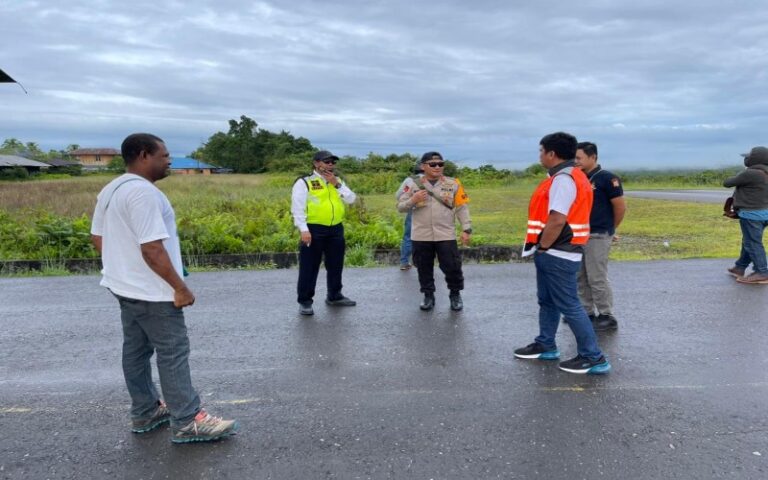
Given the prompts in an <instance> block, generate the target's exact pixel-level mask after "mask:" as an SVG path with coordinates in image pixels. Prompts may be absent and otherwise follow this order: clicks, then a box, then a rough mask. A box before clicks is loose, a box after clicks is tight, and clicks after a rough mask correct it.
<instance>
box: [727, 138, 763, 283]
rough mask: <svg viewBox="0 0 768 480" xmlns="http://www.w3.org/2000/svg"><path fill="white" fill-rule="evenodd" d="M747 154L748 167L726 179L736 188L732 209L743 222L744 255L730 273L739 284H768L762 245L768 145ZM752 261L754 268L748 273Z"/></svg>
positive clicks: (745, 158)
mask: <svg viewBox="0 0 768 480" xmlns="http://www.w3.org/2000/svg"><path fill="white" fill-rule="evenodd" d="M742 155H743V156H744V165H745V166H746V167H747V168H746V169H745V170H744V171H743V172H741V173H739V174H738V175H736V176H734V177H731V178H727V179H726V180H725V181H724V182H723V186H724V187H736V189H735V191H734V193H733V208H734V209H735V210H736V211H737V212H738V214H739V224H740V225H741V235H742V238H741V255H739V258H738V260H736V265H734V266H733V267H732V268H729V269H728V273H730V274H731V275H733V276H734V277H736V281H738V282H740V283H751V284H768V264H767V263H766V257H765V246H763V232H764V231H765V228H766V227H768V148H765V147H755V148H753V149H752V150H751V151H750V152H749V153H745V154H742ZM750 263H752V268H753V269H754V271H753V272H752V273H751V274H749V275H745V274H746V270H747V267H748V266H749V264H750Z"/></svg>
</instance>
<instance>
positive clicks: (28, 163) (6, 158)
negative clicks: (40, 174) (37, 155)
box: [0, 155, 50, 168]
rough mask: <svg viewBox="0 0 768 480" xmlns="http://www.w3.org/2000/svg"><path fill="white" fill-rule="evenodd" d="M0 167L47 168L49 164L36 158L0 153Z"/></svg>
mask: <svg viewBox="0 0 768 480" xmlns="http://www.w3.org/2000/svg"><path fill="white" fill-rule="evenodd" d="M0 167H38V168H49V167H50V165H48V164H47V163H43V162H38V161H37V160H30V159H28V158H24V157H19V156H18V155H0Z"/></svg>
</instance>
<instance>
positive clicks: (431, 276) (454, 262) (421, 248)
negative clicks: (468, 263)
mask: <svg viewBox="0 0 768 480" xmlns="http://www.w3.org/2000/svg"><path fill="white" fill-rule="evenodd" d="M412 243H413V263H414V265H416V269H417V270H418V272H419V285H420V286H421V291H422V293H435V255H437V262H438V264H439V265H440V270H442V271H443V273H444V274H445V283H447V284H448V290H450V291H452V292H458V291H460V290H464V274H463V273H462V271H461V254H460V253H459V246H458V245H457V244H456V240H444V241H440V242H421V241H416V240H414V241H413V242H412Z"/></svg>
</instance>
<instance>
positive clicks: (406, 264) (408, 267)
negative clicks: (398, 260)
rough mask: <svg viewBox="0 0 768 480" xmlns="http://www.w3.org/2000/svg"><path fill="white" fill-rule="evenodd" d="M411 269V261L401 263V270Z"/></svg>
mask: <svg viewBox="0 0 768 480" xmlns="http://www.w3.org/2000/svg"><path fill="white" fill-rule="evenodd" d="M410 269H411V264H409V263H404V264H402V265H400V270H402V271H406V270H410Z"/></svg>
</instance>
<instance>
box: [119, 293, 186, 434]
mask: <svg viewBox="0 0 768 480" xmlns="http://www.w3.org/2000/svg"><path fill="white" fill-rule="evenodd" d="M115 296H116V297H117V300H118V301H119V302H120V317H121V319H122V323H123V376H124V377H125V384H126V386H127V387H128V393H129V394H130V396H131V417H132V418H133V419H134V420H139V419H146V418H149V417H150V416H151V415H152V413H154V411H155V409H156V408H157V401H158V400H159V399H160V396H159V395H158V393H157V389H156V388H155V384H154V382H153V381H152V366H151V364H150V362H149V360H150V358H152V355H153V354H154V353H155V352H157V370H158V372H159V373H160V387H161V388H162V390H163V397H164V398H165V402H166V404H167V405H168V410H169V411H170V412H171V426H172V427H173V428H181V427H184V426H185V425H186V424H188V423H189V422H191V421H192V419H193V418H194V417H195V415H196V414H197V412H199V411H200V397H199V396H198V395H197V392H195V389H194V388H192V379H191V376H190V373H189V338H188V337H187V327H186V325H185V324H184V313H183V312H182V310H181V309H180V308H176V307H175V306H174V305H173V302H145V301H143V300H134V299H131V298H125V297H121V296H119V295H115Z"/></svg>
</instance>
